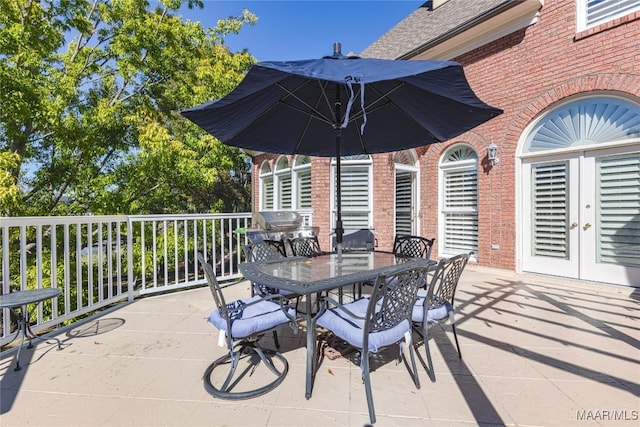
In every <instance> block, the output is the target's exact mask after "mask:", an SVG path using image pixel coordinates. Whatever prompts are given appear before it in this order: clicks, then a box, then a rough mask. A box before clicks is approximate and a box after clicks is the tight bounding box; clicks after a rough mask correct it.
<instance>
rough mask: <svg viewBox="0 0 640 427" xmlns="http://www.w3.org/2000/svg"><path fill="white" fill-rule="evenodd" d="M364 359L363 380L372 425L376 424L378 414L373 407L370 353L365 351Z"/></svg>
mask: <svg viewBox="0 0 640 427" xmlns="http://www.w3.org/2000/svg"><path fill="white" fill-rule="evenodd" d="M360 357H361V358H362V362H361V364H362V379H363V380H364V390H365V393H366V394H367V407H368V408H369V420H370V421H371V424H375V422H376V412H375V408H374V406H373V394H372V393H371V377H370V376H369V352H367V351H365V350H363V351H362V353H361V355H360Z"/></svg>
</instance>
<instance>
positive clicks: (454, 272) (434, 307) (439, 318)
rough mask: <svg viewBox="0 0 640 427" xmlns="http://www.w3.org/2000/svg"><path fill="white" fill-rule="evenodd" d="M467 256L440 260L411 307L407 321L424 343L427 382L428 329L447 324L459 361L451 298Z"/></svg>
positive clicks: (430, 372)
mask: <svg viewBox="0 0 640 427" xmlns="http://www.w3.org/2000/svg"><path fill="white" fill-rule="evenodd" d="M470 255H471V253H464V254H460V255H456V256H453V257H451V258H446V259H441V260H440V262H439V263H438V266H437V267H436V270H435V272H434V273H433V277H432V279H431V282H430V283H429V286H428V288H427V290H426V291H425V290H420V291H419V292H418V298H417V300H416V303H415V306H414V308H413V314H412V316H411V320H412V321H413V324H414V327H415V328H416V329H417V331H418V333H419V334H420V335H421V336H422V338H423V341H424V348H425V352H426V353H427V361H428V364H429V368H428V369H429V371H428V374H429V378H431V381H435V373H434V371H433V361H432V360H431V352H430V351H429V329H430V328H431V327H432V326H434V325H440V326H441V327H442V328H443V329H444V325H445V324H446V322H447V321H449V322H450V323H451V329H452V330H453V337H454V338H455V341H456V348H457V349H458V357H459V358H460V359H462V353H461V352H460V344H459V343H458V335H457V334H456V325H455V318H454V310H455V306H454V297H455V294H456V289H457V287H458V282H459V281H460V276H462V272H463V271H464V268H465V266H466V265H467V262H468V261H469V256H470Z"/></svg>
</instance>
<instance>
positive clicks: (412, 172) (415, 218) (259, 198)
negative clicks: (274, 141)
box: [253, 0, 640, 286]
mask: <svg viewBox="0 0 640 427" xmlns="http://www.w3.org/2000/svg"><path fill="white" fill-rule="evenodd" d="M360 56H363V57H378V58H388V59H398V60H414V59H441V60H445V59H446V60H454V61H457V62H460V63H461V64H462V65H463V66H464V69H465V73H466V76H467V79H468V80H469V83H470V84H471V87H472V88H473V89H474V91H475V92H476V94H477V95H478V96H479V97H480V99H482V100H483V101H485V102H487V103H488V104H490V105H493V106H496V107H498V108H501V109H503V110H504V113H503V114H502V115H500V116H498V117H496V118H494V119H492V120H491V121H489V122H487V123H485V124H483V125H481V126H478V127H477V128H475V129H473V130H472V131H470V132H467V133H465V134H463V135H461V136H459V137H458V138H456V139H455V140H451V141H447V142H444V143H440V144H434V145H430V146H425V147H420V148H418V149H415V150H407V151H406V152H401V153H390V154H378V155H373V156H368V155H362V156H357V157H354V158H348V159H345V160H344V161H343V163H342V169H343V170H342V173H343V178H342V187H343V220H344V223H345V228H346V229H350V228H351V229H359V228H373V229H374V230H375V234H376V237H377V243H378V248H379V249H387V250H388V249H390V248H391V246H392V242H393V238H394V235H395V234H408V233H411V234H419V235H422V236H425V237H436V246H435V247H434V251H433V254H432V256H434V257H441V256H450V255H452V254H455V253H459V252H463V251H474V254H475V255H474V260H475V262H477V263H478V264H480V265H483V266H490V267H496V268H502V269H509V270H514V271H518V272H531V273H540V274H548V275H554V276H560V277H565V278H568V279H578V280H585V281H597V282H606V283H613V284H618V285H624V286H640V0H638V1H628V0H626V1H623V0H589V1H587V0H544V1H543V0H528V1H513V0H474V1H467V0H439V1H438V0H434V1H428V2H426V3H425V4H424V5H423V6H421V7H420V8H418V9H417V10H415V11H414V12H413V13H412V14H410V15H409V16H407V18H406V19H404V20H403V21H402V22H400V23H398V24H397V25H396V26H395V27H394V28H392V29H390V30H389V31H388V32H387V33H386V34H384V35H383V36H382V37H381V38H380V39H378V40H376V41H374V42H373V43H372V44H371V45H370V46H369V47H368V48H367V49H365V50H364V51H363V52H361V53H360ZM490 146H495V147H496V148H497V153H496V156H497V159H495V160H490V159H489V157H488V148H489V147H490ZM331 160H332V159H327V158H308V157H304V156H299V157H294V156H276V155H258V156H256V157H255V158H254V166H253V168H254V169H253V171H254V174H253V176H254V180H253V190H254V191H253V194H254V201H253V203H254V210H256V211H258V210H269V209H275V210H281V209H298V210H307V211H311V212H312V213H313V225H314V226H319V227H320V236H319V237H320V242H321V244H322V246H323V247H325V248H328V247H329V246H330V244H331V238H330V232H331V231H332V224H333V223H334V222H333V221H334V216H333V214H334V202H333V199H334V197H332V195H333V194H334V171H333V168H332V161H331Z"/></svg>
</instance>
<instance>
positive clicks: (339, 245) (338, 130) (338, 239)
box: [334, 46, 344, 263]
mask: <svg viewBox="0 0 640 427" xmlns="http://www.w3.org/2000/svg"><path fill="white" fill-rule="evenodd" d="M335 49H336V47H335V46H334V51H335ZM341 104H342V103H341V101H340V84H338V83H336V102H335V104H334V106H335V120H336V123H335V125H334V127H335V130H336V249H337V251H338V263H341V262H342V236H343V234H344V228H342V182H341V179H340V177H341V171H340V151H341V147H340V143H341V138H342V124H341V123H340V106H341Z"/></svg>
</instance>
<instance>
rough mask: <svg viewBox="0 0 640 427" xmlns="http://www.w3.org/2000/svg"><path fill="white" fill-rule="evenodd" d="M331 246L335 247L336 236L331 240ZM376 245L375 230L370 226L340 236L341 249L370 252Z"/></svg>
mask: <svg viewBox="0 0 640 427" xmlns="http://www.w3.org/2000/svg"><path fill="white" fill-rule="evenodd" d="M332 245H333V248H334V249H336V248H337V243H336V238H335V236H334V237H333V240H332ZM377 246H378V241H377V239H376V235H375V232H374V231H373V230H372V229H370V228H362V229H360V230H356V231H352V232H348V233H345V234H344V235H343V236H342V250H343V251H345V252H362V251H365V252H371V251H373V250H374V249H375V248H376V247H377Z"/></svg>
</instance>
